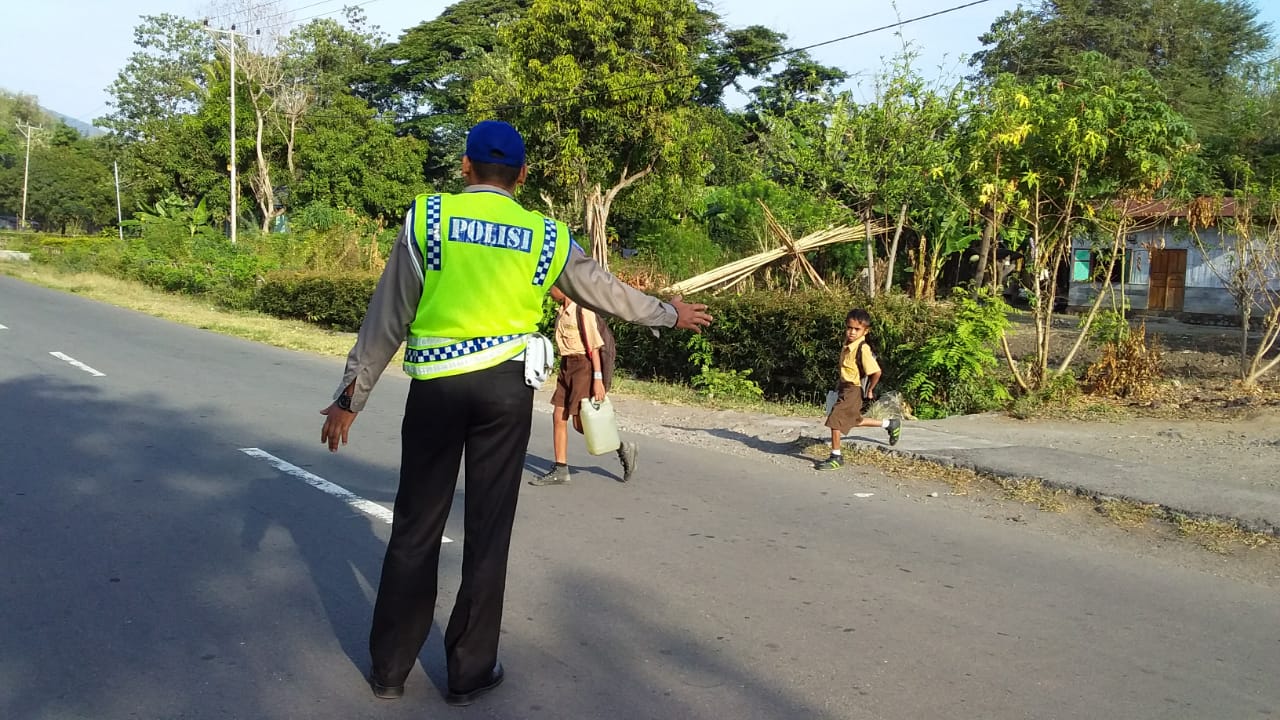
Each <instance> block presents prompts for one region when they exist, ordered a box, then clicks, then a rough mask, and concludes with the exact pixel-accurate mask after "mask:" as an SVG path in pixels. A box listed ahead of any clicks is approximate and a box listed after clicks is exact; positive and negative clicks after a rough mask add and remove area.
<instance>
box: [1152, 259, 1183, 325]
mask: <svg viewBox="0 0 1280 720" xmlns="http://www.w3.org/2000/svg"><path fill="white" fill-rule="evenodd" d="M1150 262H1151V284H1150V286H1149V288H1148V294H1147V309H1148V310H1181V309H1182V301H1183V297H1184V295H1185V294H1186V285H1187V251H1186V250H1152V251H1151V261H1150Z"/></svg>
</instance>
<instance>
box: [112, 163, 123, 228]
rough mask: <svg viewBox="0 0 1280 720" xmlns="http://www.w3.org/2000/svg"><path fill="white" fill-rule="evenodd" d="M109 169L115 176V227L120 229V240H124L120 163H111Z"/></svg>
mask: <svg viewBox="0 0 1280 720" xmlns="http://www.w3.org/2000/svg"><path fill="white" fill-rule="evenodd" d="M111 170H112V172H113V173H114V174H115V176H116V228H117V229H118V230H119V231H120V242H124V213H122V212H120V163H118V162H113V163H111Z"/></svg>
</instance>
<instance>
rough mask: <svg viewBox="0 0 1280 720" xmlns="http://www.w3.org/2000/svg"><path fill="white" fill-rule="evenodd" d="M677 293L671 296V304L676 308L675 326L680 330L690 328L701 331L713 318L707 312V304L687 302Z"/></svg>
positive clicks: (697, 331)
mask: <svg viewBox="0 0 1280 720" xmlns="http://www.w3.org/2000/svg"><path fill="white" fill-rule="evenodd" d="M683 297H684V296H683V295H677V296H675V297H673V298H671V300H670V302H671V306H672V307H674V308H675V309H676V327H678V328H680V329H681V330H692V331H694V332H696V333H701V332H702V328H704V327H706V326H708V325H710V324H711V321H712V320H714V319H715V318H713V317H711V316H710V315H708V314H707V306H706V305H703V304H702V303H687V302H684V300H682V299H681V298H683Z"/></svg>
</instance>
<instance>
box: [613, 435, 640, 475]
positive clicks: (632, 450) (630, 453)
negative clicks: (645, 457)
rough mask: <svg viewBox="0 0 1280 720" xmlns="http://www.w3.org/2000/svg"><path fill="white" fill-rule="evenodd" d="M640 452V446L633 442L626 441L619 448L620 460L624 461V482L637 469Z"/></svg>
mask: <svg viewBox="0 0 1280 720" xmlns="http://www.w3.org/2000/svg"><path fill="white" fill-rule="evenodd" d="M639 452H640V448H639V447H637V446H636V444H635V443H633V442H624V443H622V445H621V446H620V447H619V448H618V460H619V461H620V462H621V463H622V482H627V481H628V480H630V479H631V475H632V473H634V472H635V471H636V455H637V454H638V453H639Z"/></svg>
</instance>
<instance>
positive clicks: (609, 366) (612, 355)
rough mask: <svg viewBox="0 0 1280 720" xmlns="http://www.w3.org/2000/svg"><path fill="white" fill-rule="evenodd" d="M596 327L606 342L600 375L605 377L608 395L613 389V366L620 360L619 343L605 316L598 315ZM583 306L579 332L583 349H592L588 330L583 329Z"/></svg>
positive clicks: (602, 353) (580, 307) (602, 352)
mask: <svg viewBox="0 0 1280 720" xmlns="http://www.w3.org/2000/svg"><path fill="white" fill-rule="evenodd" d="M595 315H596V326H597V329H598V330H599V331H600V339H601V340H604V345H601V346H600V374H601V375H603V376H604V391H605V392H606V393H607V392H609V390H610V389H611V388H612V387H613V364H614V362H615V361H616V360H617V359H618V343H617V341H616V340H615V339H614V337H613V331H612V330H610V329H609V323H607V322H605V320H604V316H603V315H601V314H600V313H596V314H595ZM583 320H584V318H583V315H582V306H581V305H579V306H578V332H579V333H581V334H582V347H584V348H590V347H591V343H590V342H588V341H587V330H586V328H584V327H582V324H583Z"/></svg>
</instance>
